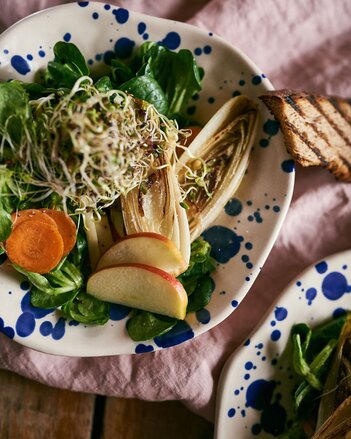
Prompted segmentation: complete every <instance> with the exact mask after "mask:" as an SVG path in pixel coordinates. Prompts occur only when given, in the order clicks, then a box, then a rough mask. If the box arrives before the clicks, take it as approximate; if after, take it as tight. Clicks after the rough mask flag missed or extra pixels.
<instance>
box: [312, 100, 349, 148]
mask: <svg viewBox="0 0 351 439" xmlns="http://www.w3.org/2000/svg"><path fill="white" fill-rule="evenodd" d="M306 98H307V99H308V101H309V102H310V103H311V104H312V105H313V106H314V108H316V109H317V110H318V111H319V112H320V114H321V115H322V116H323V117H325V118H326V119H327V121H328V122H329V124H330V125H331V126H332V127H333V128H334V130H335V131H336V132H337V133H338V134H339V136H340V137H341V138H342V139H343V140H344V142H345V143H347V144H349V139H348V138H347V137H345V135H344V133H343V132H342V130H340V129H339V127H338V126H337V125H336V124H335V123H334V121H333V120H332V119H331V118H330V117H329V116H328V115H327V114H326V113H325V111H324V110H323V108H322V107H321V105H320V104H319V102H318V101H317V99H316V98H315V97H314V96H311V95H310V96H306ZM328 100H329V99H328ZM329 101H330V100H329ZM341 116H342V118H343V119H345V118H344V116H343V115H342V114H341Z"/></svg>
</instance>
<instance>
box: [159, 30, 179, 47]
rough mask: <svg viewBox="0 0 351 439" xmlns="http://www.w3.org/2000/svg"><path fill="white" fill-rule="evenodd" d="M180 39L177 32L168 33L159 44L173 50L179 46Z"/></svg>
mask: <svg viewBox="0 0 351 439" xmlns="http://www.w3.org/2000/svg"><path fill="white" fill-rule="evenodd" d="M180 42H181V38H180V35H179V34H178V33H177V32H169V33H168V34H167V35H166V36H165V38H164V39H163V40H162V41H161V43H162V44H163V45H164V46H166V47H168V49H171V50H175V49H178V47H179V46H180Z"/></svg>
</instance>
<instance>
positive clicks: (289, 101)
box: [284, 94, 351, 171]
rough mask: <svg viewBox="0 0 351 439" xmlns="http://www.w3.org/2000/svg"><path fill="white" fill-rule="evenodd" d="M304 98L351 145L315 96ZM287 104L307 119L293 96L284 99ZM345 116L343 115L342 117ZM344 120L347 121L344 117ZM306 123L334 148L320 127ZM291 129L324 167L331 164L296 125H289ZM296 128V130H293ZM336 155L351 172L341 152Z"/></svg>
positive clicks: (350, 166)
mask: <svg viewBox="0 0 351 439" xmlns="http://www.w3.org/2000/svg"><path fill="white" fill-rule="evenodd" d="M304 98H306V99H307V100H308V101H309V102H310V103H311V105H312V106H313V107H314V108H315V109H316V110H317V111H318V112H319V113H320V114H321V116H323V117H324V118H325V119H326V120H327V121H328V122H329V124H330V125H331V126H332V127H333V129H334V130H335V131H336V132H337V133H338V134H339V136H340V137H341V138H342V139H343V140H344V142H345V143H347V144H349V141H348V139H347V138H345V136H344V134H343V132H342V131H341V130H339V129H338V127H337V126H336V125H335V124H334V123H333V121H331V120H330V119H329V118H328V117H327V115H326V114H325V112H324V111H323V109H322V108H321V106H320V105H319V103H318V102H317V101H316V99H315V98H314V96H310V95H307V94H306V95H304ZM284 100H285V102H286V103H287V104H288V105H290V106H291V107H292V108H293V109H294V110H295V111H296V113H298V114H299V115H300V116H301V117H302V118H304V117H305V114H304V112H303V110H302V109H301V107H300V106H299V104H298V103H297V102H295V101H294V99H293V97H292V96H291V95H289V96H285V98H284ZM342 116H343V115H342ZM343 119H345V118H344V117H343ZM304 123H305V124H306V125H307V126H308V127H309V128H311V129H312V130H313V131H314V132H315V133H316V134H317V135H318V136H319V137H321V138H322V139H323V140H324V141H325V143H326V144H327V145H328V147H329V148H332V145H331V144H330V141H329V138H328V136H327V135H326V134H325V133H323V132H322V131H320V130H319V129H318V127H317V126H316V125H315V124H314V123H312V122H308V121H306V120H305V121H304ZM289 128H290V129H291V130H292V131H293V132H294V133H295V134H296V135H298V136H299V138H300V140H302V141H303V142H304V143H305V144H306V145H307V146H308V147H309V148H310V149H311V150H312V151H313V152H314V153H315V154H316V156H317V157H318V158H319V159H320V160H321V161H322V162H323V163H322V164H323V166H327V165H328V164H329V162H328V161H327V160H326V158H325V157H324V156H323V154H322V152H321V150H320V149H319V148H317V147H316V146H314V145H313V144H312V143H311V142H310V141H309V140H308V139H307V138H306V137H305V136H304V135H303V134H302V133H300V132H299V131H298V130H297V129H296V128H295V126H294V125H292V124H289ZM293 128H294V129H293ZM335 154H336V155H337V156H338V158H339V159H340V160H341V161H342V163H343V164H344V165H345V166H346V167H347V169H348V170H349V171H351V163H350V162H349V161H348V160H347V159H346V158H345V157H344V156H343V155H342V154H340V153H339V152H337V151H335Z"/></svg>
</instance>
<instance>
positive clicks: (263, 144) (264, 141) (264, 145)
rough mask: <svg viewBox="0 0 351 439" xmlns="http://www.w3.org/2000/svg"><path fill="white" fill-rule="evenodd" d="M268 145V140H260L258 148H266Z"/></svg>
mask: <svg viewBox="0 0 351 439" xmlns="http://www.w3.org/2000/svg"><path fill="white" fill-rule="evenodd" d="M268 145H269V140H268V139H261V140H260V146H261V147H262V148H267V146H268Z"/></svg>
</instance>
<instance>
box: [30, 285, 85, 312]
mask: <svg viewBox="0 0 351 439" xmlns="http://www.w3.org/2000/svg"><path fill="white" fill-rule="evenodd" d="M78 292H79V290H72V291H67V293H62V294H47V293H44V292H43V291H41V290H39V289H38V288H36V287H34V286H32V288H31V290H30V302H31V304H32V305H33V306H36V307H38V308H47V309H50V308H58V307H59V306H62V305H64V304H65V303H66V302H70V301H72V300H73V299H74V298H75V297H76V295H77V294H78Z"/></svg>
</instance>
